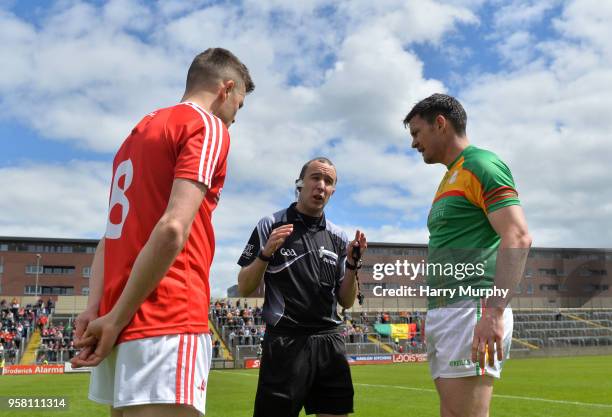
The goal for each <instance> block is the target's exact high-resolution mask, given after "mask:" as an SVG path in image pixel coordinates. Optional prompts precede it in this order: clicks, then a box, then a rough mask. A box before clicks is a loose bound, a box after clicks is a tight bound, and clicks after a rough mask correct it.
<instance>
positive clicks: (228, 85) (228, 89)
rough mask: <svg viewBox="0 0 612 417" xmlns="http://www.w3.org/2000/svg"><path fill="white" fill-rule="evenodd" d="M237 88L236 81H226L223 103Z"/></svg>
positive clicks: (223, 87) (222, 92)
mask: <svg viewBox="0 0 612 417" xmlns="http://www.w3.org/2000/svg"><path fill="white" fill-rule="evenodd" d="M234 87H236V82H235V81H234V80H225V81H223V85H222V89H221V96H222V97H223V101H226V100H227V98H228V97H229V95H230V94H231V92H232V91H233V90H234Z"/></svg>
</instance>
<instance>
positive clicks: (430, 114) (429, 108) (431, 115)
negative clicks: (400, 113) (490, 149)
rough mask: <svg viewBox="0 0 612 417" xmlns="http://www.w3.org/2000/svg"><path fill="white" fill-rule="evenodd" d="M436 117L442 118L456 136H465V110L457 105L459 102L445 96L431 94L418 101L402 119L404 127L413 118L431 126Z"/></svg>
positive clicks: (459, 104)
mask: <svg viewBox="0 0 612 417" xmlns="http://www.w3.org/2000/svg"><path fill="white" fill-rule="evenodd" d="M438 115H442V116H444V118H445V119H446V120H448V121H449V122H450V123H451V125H452V126H453V129H455V132H456V133H457V134H458V135H460V136H465V126H466V124H467V114H466V113H465V109H464V108H463V106H462V105H461V103H459V100H457V99H456V98H455V97H451V96H449V95H446V94H438V93H436V94H432V95H431V96H429V97H427V98H426V99H423V100H421V101H419V102H418V103H417V104H416V105H415V106H414V107H413V108H412V110H410V113H408V115H407V116H406V117H405V118H404V127H408V124H409V123H410V120H412V118H413V117H414V116H419V117H421V118H422V119H424V120H426V121H427V123H429V124H432V123H433V122H434V120H436V117H438Z"/></svg>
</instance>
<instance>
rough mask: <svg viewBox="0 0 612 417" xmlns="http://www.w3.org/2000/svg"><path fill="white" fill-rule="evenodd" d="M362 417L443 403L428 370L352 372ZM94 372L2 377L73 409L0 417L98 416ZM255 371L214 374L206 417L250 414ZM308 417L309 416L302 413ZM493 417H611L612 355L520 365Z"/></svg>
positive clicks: (500, 386) (499, 389)
mask: <svg viewBox="0 0 612 417" xmlns="http://www.w3.org/2000/svg"><path fill="white" fill-rule="evenodd" d="M351 371H352V374H353V383H354V385H355V414H353V416H356V417H366V416H367V417H370V416H372V417H378V416H384V417H400V416H401V417H405V416H419V417H429V416H431V417H434V416H438V415H439V414H438V397H437V394H436V392H435V390H434V385H433V382H432V381H431V379H430V377H429V369H428V367H427V364H415V363H411V364H397V365H362V366H353V367H352V368H351ZM88 384H89V375H88V374H66V375H30V376H3V377H0V396H2V397H10V396H19V395H22V396H41V397H43V396H50V397H53V396H65V397H68V399H69V402H70V408H69V409H68V410H67V411H48V410H46V411H45V410H40V411H38V410H32V409H29V410H21V411H17V410H7V409H6V408H5V409H0V416H2V417H4V416H13V417H20V416H28V417H30V416H32V417H36V416H41V417H42V416H45V417H47V416H51V417H90V416H91V417H97V416H107V415H108V407H106V406H102V405H98V404H96V403H93V402H91V401H89V400H87V387H88ZM256 386H257V371H256V370H244V369H243V370H235V371H233V370H223V371H221V370H219V371H212V372H211V374H210V379H209V383H208V400H207V413H206V416H207V417H247V416H251V415H252V406H253V399H254V397H255V389H256ZM301 415H303V412H302V414H301ZM490 415H491V417H544V416H546V417H582V416H585V417H600V416H601V417H604V416H605V417H610V416H612V356H585V357H569V358H543V359H515V360H510V361H508V362H507V363H506V364H505V365H504V371H503V373H502V379H501V380H500V381H496V384H495V389H494V397H493V401H492V406H491V413H490Z"/></svg>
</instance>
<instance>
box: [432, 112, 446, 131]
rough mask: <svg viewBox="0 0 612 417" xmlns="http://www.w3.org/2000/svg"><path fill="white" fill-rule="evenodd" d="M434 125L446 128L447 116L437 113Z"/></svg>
mask: <svg viewBox="0 0 612 417" xmlns="http://www.w3.org/2000/svg"><path fill="white" fill-rule="evenodd" d="M434 125H435V126H436V128H438V129H442V130H444V128H446V118H445V117H444V116H442V115H441V114H439V115H437V116H436V120H435V121H434Z"/></svg>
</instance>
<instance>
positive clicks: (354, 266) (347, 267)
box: [344, 261, 357, 271]
mask: <svg viewBox="0 0 612 417" xmlns="http://www.w3.org/2000/svg"><path fill="white" fill-rule="evenodd" d="M344 265H345V266H346V269H350V270H351V271H354V270H356V269H357V265H351V264H350V263H349V262H348V261H344Z"/></svg>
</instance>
